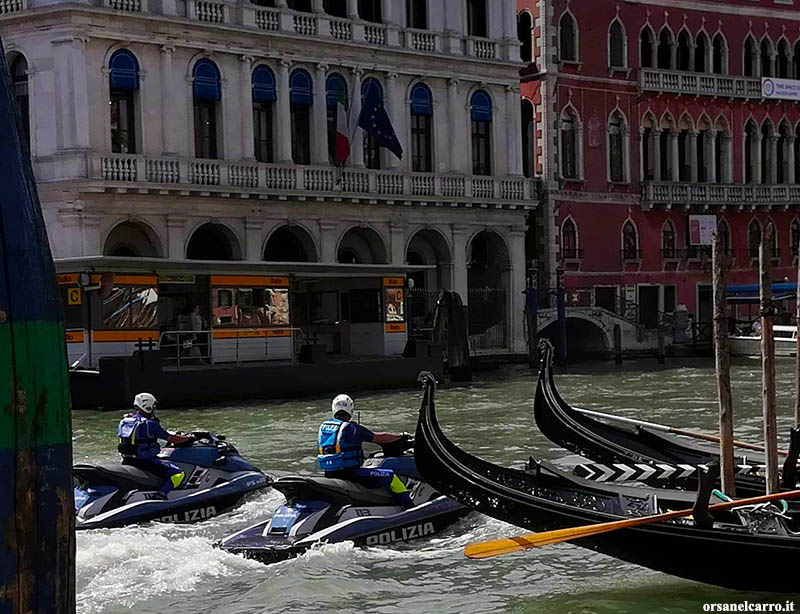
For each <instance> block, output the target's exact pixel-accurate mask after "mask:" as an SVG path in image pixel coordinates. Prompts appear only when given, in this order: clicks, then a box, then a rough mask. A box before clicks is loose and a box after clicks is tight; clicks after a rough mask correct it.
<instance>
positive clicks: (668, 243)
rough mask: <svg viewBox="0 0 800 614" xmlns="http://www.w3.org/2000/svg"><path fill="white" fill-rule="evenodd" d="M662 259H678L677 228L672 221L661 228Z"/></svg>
mask: <svg viewBox="0 0 800 614" xmlns="http://www.w3.org/2000/svg"><path fill="white" fill-rule="evenodd" d="M661 256H662V258H678V246H677V244H676V242H675V226H674V225H673V224H672V222H671V221H670V220H667V221H666V222H664V225H663V226H662V227H661Z"/></svg>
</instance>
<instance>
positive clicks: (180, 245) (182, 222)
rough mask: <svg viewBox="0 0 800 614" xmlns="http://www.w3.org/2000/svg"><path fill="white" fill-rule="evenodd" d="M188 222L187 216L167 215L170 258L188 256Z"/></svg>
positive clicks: (179, 258) (175, 258) (176, 258)
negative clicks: (186, 249)
mask: <svg viewBox="0 0 800 614" xmlns="http://www.w3.org/2000/svg"><path fill="white" fill-rule="evenodd" d="M186 222H187V218H185V217H181V216H178V215H168V216H167V254H168V255H169V258H170V260H181V259H183V258H186V252H185V245H186Z"/></svg>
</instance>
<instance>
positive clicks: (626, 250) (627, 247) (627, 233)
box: [622, 220, 640, 260]
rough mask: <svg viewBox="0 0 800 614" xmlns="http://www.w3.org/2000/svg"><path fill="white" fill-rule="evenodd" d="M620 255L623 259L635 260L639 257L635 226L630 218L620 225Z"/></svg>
mask: <svg viewBox="0 0 800 614" xmlns="http://www.w3.org/2000/svg"><path fill="white" fill-rule="evenodd" d="M622 257H623V258H624V259H625V260H637V259H638V258H639V257H640V256H639V239H638V237H637V236H636V227H635V226H634V225H633V222H631V221H630V220H625V223H624V224H623V225H622Z"/></svg>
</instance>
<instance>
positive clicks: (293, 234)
mask: <svg viewBox="0 0 800 614" xmlns="http://www.w3.org/2000/svg"><path fill="white" fill-rule="evenodd" d="M263 258H264V260H266V261H267V262H316V261H317V248H316V246H315V245H314V239H312V238H311V235H310V234H308V232H306V231H305V230H304V229H303V228H301V227H300V226H281V227H279V228H277V229H276V230H275V231H273V233H272V234H271V235H270V236H269V239H267V244H266V245H265V246H264V256H263Z"/></svg>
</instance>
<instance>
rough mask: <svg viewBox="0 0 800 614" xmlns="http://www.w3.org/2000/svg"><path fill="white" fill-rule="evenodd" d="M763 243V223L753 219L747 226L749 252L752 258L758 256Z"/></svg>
mask: <svg viewBox="0 0 800 614" xmlns="http://www.w3.org/2000/svg"><path fill="white" fill-rule="evenodd" d="M760 245H761V224H759V223H758V220H755V219H754V220H753V221H751V222H750V225H749V226H748V227H747V253H748V255H749V256H750V258H758V248H759V246H760Z"/></svg>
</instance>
